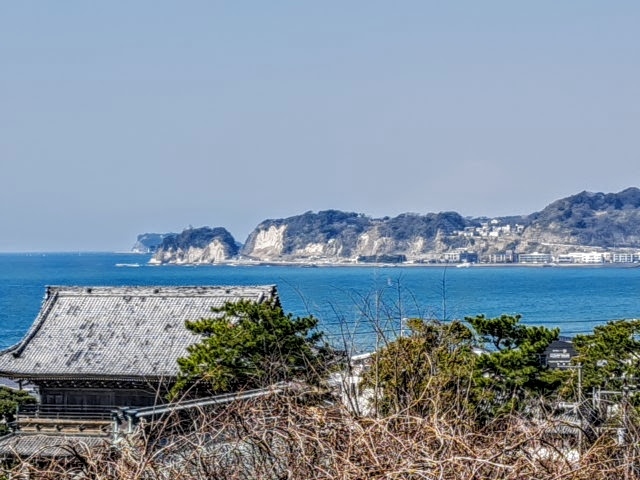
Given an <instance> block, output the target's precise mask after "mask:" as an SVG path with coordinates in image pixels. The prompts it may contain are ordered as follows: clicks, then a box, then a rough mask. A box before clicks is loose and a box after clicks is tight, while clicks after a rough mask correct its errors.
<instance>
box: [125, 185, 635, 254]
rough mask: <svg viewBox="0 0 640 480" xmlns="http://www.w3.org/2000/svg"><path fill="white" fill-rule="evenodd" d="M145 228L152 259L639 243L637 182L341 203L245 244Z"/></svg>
mask: <svg viewBox="0 0 640 480" xmlns="http://www.w3.org/2000/svg"><path fill="white" fill-rule="evenodd" d="M144 235H147V236H154V235H155V236H154V237H152V238H156V239H158V238H159V237H157V236H161V242H159V243H158V244H157V246H156V247H155V253H154V256H153V258H152V260H151V262H152V263H178V264H202V263H221V262H230V261H240V262H242V261H246V262H295V263H362V262H394V263H397V262H412V263H432V262H439V261H443V258H446V254H447V253H450V252H462V251H467V252H474V253H477V255H478V258H479V260H481V261H490V260H489V259H490V258H494V257H492V256H495V255H509V254H514V253H532V252H538V253H551V254H553V255H559V254H563V253H569V252H577V251H578V252H579V251H583V252H584V251H591V250H598V249H600V250H602V249H606V250H612V249H615V250H616V251H634V252H635V251H637V250H638V249H640V190H639V189H638V188H635V187H632V188H628V189H626V190H623V191H621V192H618V193H606V194H605V193H592V192H586V191H585V192H581V193H578V194H577V195H573V196H570V197H566V198H563V199H560V200H557V201H555V202H553V203H551V204H550V205H548V206H547V207H546V208H544V209H543V210H541V211H539V212H535V213H532V214H530V215H522V216H507V217H491V218H490V217H478V218H471V217H463V216H461V215H460V214H458V213H456V212H440V213H427V214H417V213H404V214H401V215H398V216H396V217H393V218H390V217H384V218H371V217H369V216H366V215H364V214H362V213H353V212H343V211H339V210H326V211H320V212H317V213H316V212H306V213H303V214H301V215H296V216H293V217H289V218H284V219H271V220H265V221H263V222H261V223H260V224H259V225H258V226H257V227H256V228H255V229H254V230H253V231H252V232H251V233H250V234H249V236H248V238H247V239H246V241H245V243H244V244H243V245H240V244H238V242H237V241H236V240H235V239H234V238H233V236H232V235H231V234H230V233H229V232H228V231H227V230H226V229H225V228H222V227H217V228H209V227H203V228H196V229H193V228H190V229H187V230H185V231H183V232H182V233H180V234H144ZM140 237H141V236H139V237H138V242H137V243H136V245H138V244H139V243H141V240H140Z"/></svg>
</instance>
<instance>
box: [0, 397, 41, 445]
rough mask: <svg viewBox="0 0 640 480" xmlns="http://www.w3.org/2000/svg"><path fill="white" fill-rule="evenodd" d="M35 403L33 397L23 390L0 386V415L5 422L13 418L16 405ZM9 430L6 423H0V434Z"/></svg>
mask: <svg viewBox="0 0 640 480" xmlns="http://www.w3.org/2000/svg"><path fill="white" fill-rule="evenodd" d="M30 403H36V399H35V397H33V396H31V395H29V394H28V393H27V392H25V391H24V390H13V389H11V388H7V387H0V416H1V417H2V418H3V419H4V420H5V421H6V422H12V421H14V420H15V414H16V410H17V408H18V405H26V404H30ZM8 431H9V429H8V427H7V425H6V423H3V424H0V435H4V434H5V433H7V432H8Z"/></svg>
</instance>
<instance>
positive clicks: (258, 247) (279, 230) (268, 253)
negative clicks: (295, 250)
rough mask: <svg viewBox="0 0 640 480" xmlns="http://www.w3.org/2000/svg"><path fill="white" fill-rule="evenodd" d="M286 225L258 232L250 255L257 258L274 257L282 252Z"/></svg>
mask: <svg viewBox="0 0 640 480" xmlns="http://www.w3.org/2000/svg"><path fill="white" fill-rule="evenodd" d="M286 229H287V226H286V225H281V226H279V227H276V226H274V225H272V226H271V227H269V228H268V229H266V230H260V231H259V232H258V233H257V235H256V238H255V241H254V244H253V250H252V252H251V254H252V255H255V256H258V257H262V256H265V257H276V256H279V255H282V252H283V250H284V232H285V230H286Z"/></svg>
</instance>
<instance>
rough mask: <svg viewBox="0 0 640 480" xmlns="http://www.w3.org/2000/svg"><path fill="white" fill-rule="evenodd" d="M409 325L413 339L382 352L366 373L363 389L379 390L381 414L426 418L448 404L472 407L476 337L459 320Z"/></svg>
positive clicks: (418, 321) (455, 407)
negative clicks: (469, 397)
mask: <svg viewBox="0 0 640 480" xmlns="http://www.w3.org/2000/svg"><path fill="white" fill-rule="evenodd" d="M407 326H408V328H409V335H408V336H406V337H401V338H398V339H397V340H395V341H394V342H391V343H390V344H388V345H387V346H386V347H385V348H383V349H381V350H380V351H378V352H377V353H376V354H375V355H374V357H373V366H372V367H371V368H370V369H369V370H368V371H367V372H366V373H365V376H364V379H363V384H362V386H363V387H368V388H373V389H376V387H377V390H378V392H379V403H378V405H377V407H378V411H379V412H380V413H382V414H390V413H401V412H403V413H408V414H411V415H421V416H426V415H428V414H429V413H430V412H432V411H433V409H434V408H437V405H442V404H445V405H447V408H449V409H453V410H456V411H460V409H466V408H467V407H468V406H469V405H468V403H467V402H466V401H465V398H466V392H467V391H468V389H469V387H470V384H469V382H470V380H471V378H472V372H473V366H474V363H475V360H476V356H475V354H474V353H473V351H472V347H473V333H472V332H471V331H470V330H469V328H467V327H466V326H465V325H464V324H462V323H461V322H459V321H453V322H446V323H445V322H439V321H435V320H433V321H425V320H422V319H412V320H410V321H409V322H408V325H407ZM436 397H437V401H436Z"/></svg>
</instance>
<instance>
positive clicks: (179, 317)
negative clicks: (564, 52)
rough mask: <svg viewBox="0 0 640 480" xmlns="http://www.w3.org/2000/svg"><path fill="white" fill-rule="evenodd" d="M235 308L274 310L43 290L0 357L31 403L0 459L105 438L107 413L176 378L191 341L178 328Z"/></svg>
mask: <svg viewBox="0 0 640 480" xmlns="http://www.w3.org/2000/svg"><path fill="white" fill-rule="evenodd" d="M240 300H249V301H254V302H258V303H261V302H264V301H268V300H275V301H276V302H277V301H278V296H277V290H276V287H275V286H274V285H265V286H203V287H47V289H46V295H45V298H44V301H43V303H42V306H41V309H40V312H39V314H38V316H37V318H36V320H35V322H34V323H33V325H32V327H31V328H30V329H29V331H28V332H27V334H26V335H25V337H24V338H23V339H22V341H20V342H19V343H18V344H16V345H14V346H12V347H10V348H7V349H5V350H3V351H1V352H0V376H1V377H7V378H10V379H13V380H15V381H17V382H18V383H20V384H24V383H29V384H30V385H31V386H33V387H35V391H36V394H37V397H38V400H39V401H38V403H37V404H36V405H33V406H26V407H28V408H26V407H25V409H23V411H21V412H18V419H17V422H16V424H15V425H14V430H15V431H14V434H13V435H9V436H7V437H3V438H0V455H2V454H6V453H7V451H9V450H11V451H14V452H15V451H16V449H17V450H20V449H19V448H18V447H17V446H18V445H19V444H20V443H22V444H23V445H27V444H28V445H29V449H31V450H33V449H35V448H37V446H38V445H41V446H45V445H49V446H51V445H52V443H51V442H54V438H52V437H49V438H42V437H43V436H46V435H52V436H58V437H59V436H60V435H63V434H67V435H72V436H75V437H77V436H78V435H80V436H83V435H86V436H92V435H93V436H96V435H98V436H99V435H101V434H104V435H108V432H107V431H106V430H107V429H108V428H109V427H108V425H109V424H110V422H109V419H110V413H111V412H112V411H113V409H114V408H117V407H147V406H151V405H156V404H158V403H163V402H164V401H165V394H166V392H167V391H168V389H169V388H170V387H171V386H172V384H173V382H174V381H175V379H176V378H177V375H178V373H179V371H178V364H177V359H178V358H179V357H183V356H186V355H187V347H188V346H189V345H191V344H193V343H196V342H197V341H198V340H199V339H200V337H199V336H198V335H195V334H194V333H192V332H190V331H189V330H187V329H186V327H185V321H187V320H198V319H200V318H210V317H212V316H213V313H212V312H211V309H212V307H221V306H223V305H224V304H225V303H227V302H237V301H240ZM27 435H35V436H37V437H38V439H36V438H35V437H33V438H27V437H26V436H27ZM56 441H57V440H56ZM54 443H55V442H54ZM34 444H35V446H34Z"/></svg>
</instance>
